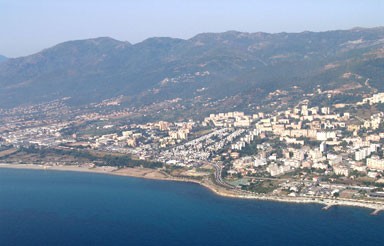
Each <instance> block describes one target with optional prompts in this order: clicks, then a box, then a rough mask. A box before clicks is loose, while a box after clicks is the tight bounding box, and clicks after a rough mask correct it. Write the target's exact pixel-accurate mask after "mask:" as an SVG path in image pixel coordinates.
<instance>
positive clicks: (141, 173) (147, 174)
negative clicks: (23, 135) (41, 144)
mask: <svg viewBox="0 0 384 246" xmlns="http://www.w3.org/2000/svg"><path fill="white" fill-rule="evenodd" d="M0 168H11V169H29V170H47V171H50V170H52V171H69V172H86V173H98V174H107V175H116V176H125V177H134V178H144V179H152V180H163V181H176V182H188V183H195V184H199V185H201V186H203V187H205V188H207V189H209V190H210V191H211V192H213V193H215V194H216V195H219V196H222V197H228V198H234V199H248V200H260V201H271V202H284V203H296V204H298V203H301V204H310V203H311V204H322V205H324V207H323V210H327V209H329V208H331V207H333V206H349V207H361V208H368V209H372V210H374V211H373V212H372V213H371V214H372V215H377V214H378V213H380V212H381V211H384V201H360V200H353V199H343V198H337V199H332V198H323V197H302V196H301V197H288V196H271V195H259V194H255V193H247V192H245V191H240V190H228V189H225V188H223V187H221V186H218V185H216V184H214V183H213V182H212V181H210V182H207V181H198V180H194V179H188V178H178V177H173V176H170V175H169V174H165V173H163V172H161V171H158V170H155V169H148V168H122V169H117V168H114V167H108V166H106V167H95V168H90V167H81V166H68V165H62V166H45V165H38V164H7V163H0Z"/></svg>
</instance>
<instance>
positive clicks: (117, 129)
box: [0, 91, 384, 201]
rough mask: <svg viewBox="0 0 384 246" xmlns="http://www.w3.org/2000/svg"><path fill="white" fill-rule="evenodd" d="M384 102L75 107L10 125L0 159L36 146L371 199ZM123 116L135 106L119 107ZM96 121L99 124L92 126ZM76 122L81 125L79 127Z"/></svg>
mask: <svg viewBox="0 0 384 246" xmlns="http://www.w3.org/2000/svg"><path fill="white" fill-rule="evenodd" d="M279 94H282V93H281V92H280V91H277V92H275V93H271V95H270V96H272V97H273V96H274V95H279ZM329 96H330V97H331V96H332V95H329ZM383 103H384V93H376V94H372V95H370V96H369V97H365V98H363V100H361V101H359V102H357V103H355V104H341V103H338V104H332V105H327V106H318V105H313V104H312V103H311V98H310V97H309V98H308V97H307V98H306V99H303V100H301V101H299V102H298V103H297V104H296V105H295V106H294V107H289V108H286V109H285V110H282V111H277V110H275V111H270V112H263V111H262V110H261V109H260V110H258V111H257V112H254V113H253V114H246V113H244V112H240V111H231V112H223V113H212V114H210V115H209V116H207V117H205V118H204V119H202V120H195V119H189V120H188V121H175V122H172V121H164V120H160V121H156V122H145V123H131V124H122V123H121V121H119V123H118V124H114V123H113V121H110V120H108V118H111V115H109V117H106V116H105V115H101V114H98V113H90V112H87V113H86V114H83V115H80V116H79V115H76V116H73V117H72V118H71V117H70V115H71V112H70V110H68V114H67V117H68V118H66V119H61V120H51V121H49V120H40V121H39V120H36V119H35V118H34V117H32V116H30V118H29V119H27V118H23V119H19V120H15V119H12V121H8V122H12V123H8V124H3V126H2V128H1V135H0V136H1V139H0V140H1V150H2V151H1V152H0V158H1V162H2V163H8V162H9V163H25V162H26V160H23V158H21V159H20V149H25V148H30V147H31V146H33V147H34V148H40V149H41V148H42V149H44V148H48V149H56V150H57V149H59V150H71V151H84V150H92V151H94V152H103V153H116V154H124V155H128V156H130V157H131V158H134V159H137V160H143V161H150V162H151V161H155V162H159V163H163V164H164V166H163V167H161V168H162V169H167V168H168V169H169V168H170V169H172V170H183V171H182V172H177V174H176V175H179V176H183V177H184V178H189V179H197V180H201V179H208V178H209V177H213V179H214V180H213V182H214V183H215V184H216V185H219V186H222V187H225V188H227V189H237V190H240V191H242V192H251V193H255V194H272V195H276V196H289V197H316V198H319V197H320V198H321V197H323V198H335V197H341V198H345V199H360V200H361V199H362V200H373V201H374V200H380V199H383V198H384V191H383V187H384V178H383V171H384V158H383V154H384V153H383V151H382V145H383V143H384V107H383V106H382V105H384V104H383ZM104 104H106V105H111V104H112V105H114V104H116V103H114V101H113V100H112V101H110V102H104ZM50 105H51V106H47V105H40V107H43V108H44V112H46V113H47V112H48V113H47V114H52V115H53V117H52V119H54V118H55V117H56V115H55V112H57V111H56V110H53V109H51V107H53V108H55V107H56V108H57V107H60V110H63V109H66V108H65V106H63V103H62V102H60V101H55V102H53V103H51V104H50ZM52 105H53V106H52ZM96 106H98V105H96ZM23 110H24V111H22V113H23V114H24V115H27V114H25V111H28V113H31V114H32V115H33V113H34V112H35V111H36V112H39V110H37V109H33V108H27V109H23ZM34 110H35V111H34ZM2 113H3V114H4V112H2ZM119 114H120V115H129V114H130V112H129V110H128V111H127V110H126V111H120V112H113V115H114V116H116V115H119ZM74 115H75V114H74ZM3 117H4V116H3ZM92 120H98V121H97V124H90V123H89V122H90V121H92ZM79 125H81V126H83V128H82V130H81V131H79V130H78V128H76V127H75V126H79ZM18 154H19V156H17V155H18ZM15 155H16V156H15ZM28 158H30V156H28ZM29 160H30V161H31V162H33V160H32V159H29ZM76 163H77V164H78V165H81V164H84V163H81V162H76ZM36 164H43V165H47V166H55V165H71V164H74V163H73V159H69V161H67V162H65V161H63V159H60V158H52V159H42V160H36ZM88 165H90V164H89V163H88ZM91 166H92V165H91ZM170 174H172V175H175V172H173V173H172V172H170ZM211 175H213V176H211Z"/></svg>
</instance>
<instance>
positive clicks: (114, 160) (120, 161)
mask: <svg viewBox="0 0 384 246" xmlns="http://www.w3.org/2000/svg"><path fill="white" fill-rule="evenodd" d="M20 151H22V152H25V153H28V154H38V155H39V156H40V157H42V158H43V157H45V156H47V155H49V154H53V155H62V156H66V155H67V156H72V157H75V158H79V159H86V160H88V161H90V162H93V163H95V165H97V166H114V167H145V168H161V167H163V163H161V162H152V161H145V160H135V159H132V158H131V157H129V156H126V155H110V154H103V155H101V154H99V155H96V154H92V153H90V152H88V151H84V150H72V149H68V150H63V149H53V148H36V147H34V146H30V147H28V148H21V149H20Z"/></svg>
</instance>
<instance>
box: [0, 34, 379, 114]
mask: <svg viewBox="0 0 384 246" xmlns="http://www.w3.org/2000/svg"><path fill="white" fill-rule="evenodd" d="M383 65H384V28H373V29H362V28H356V29H352V30H346V31H329V32H320V33H314V32H303V33H278V34H268V33H241V32H235V31H231V32H225V33H205V34H199V35H197V36H195V37H193V38H191V39H189V40H182V39H173V38H151V39H147V40H145V41H143V42H141V43H138V44H135V45H132V44H130V43H127V42H121V41H117V40H114V39H111V38H96V39H89V40H79V41H69V42H65V43H61V44H58V45H56V46H54V47H52V48H49V49H46V50H43V51H41V52H39V53H37V54H34V55H31V56H27V57H21V58H16V59H8V60H7V61H5V62H2V63H0V105H2V106H3V107H12V106H17V105H22V104H29V103H39V102H44V101H49V100H53V99H56V98H62V97H71V101H72V103H74V104H84V103H90V102H97V101H100V100H103V99H106V98H111V97H115V96H119V95H124V96H126V99H127V100H128V101H127V103H130V104H143V103H150V102H156V101H160V100H164V99H171V98H176V97H181V98H193V97H195V96H201V97H210V98H222V97H225V96H231V95H235V94H237V93H245V94H246V93H250V92H255V91H257V92H258V93H261V94H263V93H264V94H265V93H268V92H269V91H272V90H274V89H277V88H279V89H284V88H287V87H289V86H292V85H301V86H304V87H306V88H312V87H313V86H315V85H317V84H321V85H322V86H323V87H325V88H327V87H329V88H332V87H337V86H340V85H342V84H343V83H348V82H351V79H348V78H346V77H345V76H343V75H344V74H345V73H353V74H355V73H356V74H358V75H361V79H365V78H370V84H371V85H372V86H375V87H377V88H379V89H380V90H382V89H384V86H383V83H382V80H381V79H382V78H383V77H384V76H383V75H384V72H383V69H382V68H383Z"/></svg>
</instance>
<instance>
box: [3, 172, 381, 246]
mask: <svg viewBox="0 0 384 246" xmlns="http://www.w3.org/2000/svg"><path fill="white" fill-rule="evenodd" d="M321 208H322V206H321V205H317V204H309V205H308V204H307V205H305V204H303V205H302V204H288V203H278V202H263V201H253V200H242V199H230V198H224V197H220V196H217V195H215V194H213V193H212V192H211V191H209V190H208V189H206V188H204V187H201V186H199V185H197V184H191V183H179V182H168V181H155V180H145V179H138V178H128V177H121V176H112V175H103V174H92V173H76V172H59V171H39V170H19V169H17V170H16V169H0V245H1V246H5V245H231V246H232V245H364V246H366V245H384V215H383V214H379V215H377V216H372V215H370V212H371V210H369V209H362V208H351V207H333V208H331V209H329V210H327V211H325V210H322V209H321Z"/></svg>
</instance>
